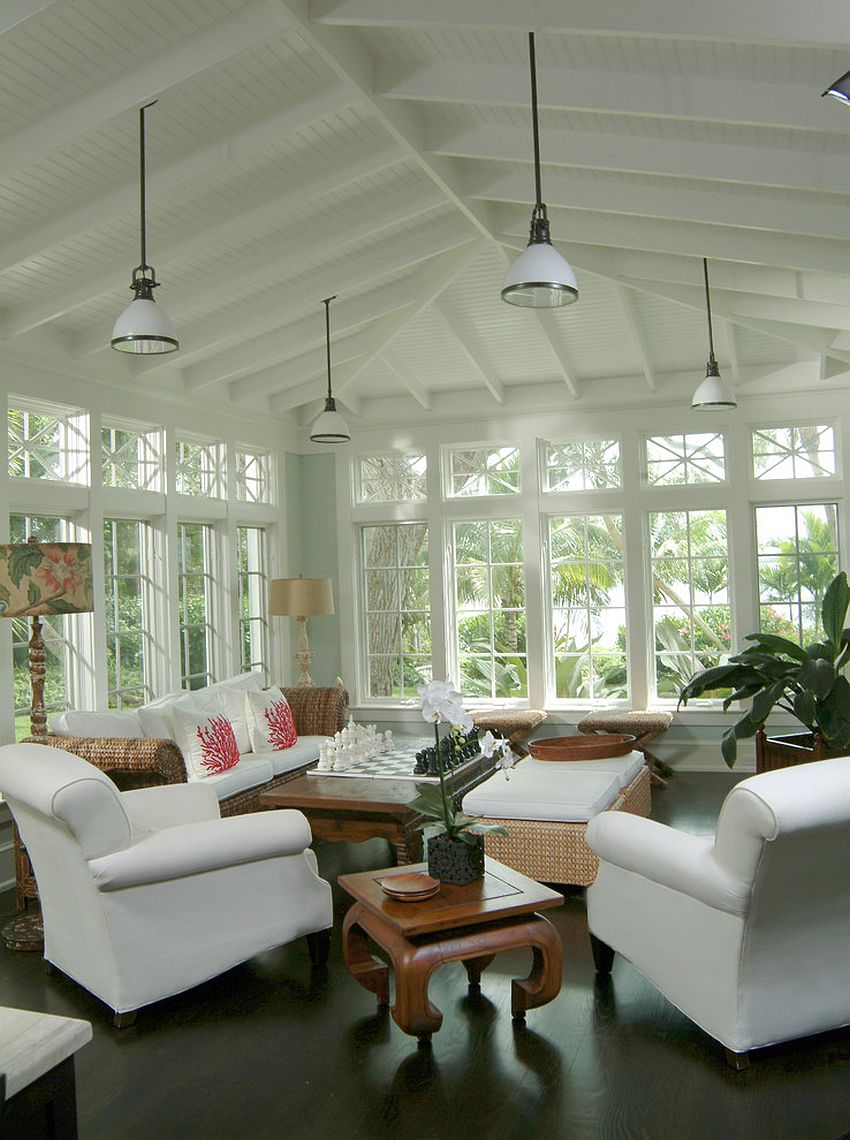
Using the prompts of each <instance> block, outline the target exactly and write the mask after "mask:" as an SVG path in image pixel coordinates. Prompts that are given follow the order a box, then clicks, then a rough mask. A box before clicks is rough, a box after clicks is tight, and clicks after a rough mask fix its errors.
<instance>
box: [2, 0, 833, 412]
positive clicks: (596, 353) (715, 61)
mask: <svg viewBox="0 0 850 1140" xmlns="http://www.w3.org/2000/svg"><path fill="white" fill-rule="evenodd" d="M530 30H534V31H536V32H537V33H538V35H537V59H538V82H539V97H540V106H541V146H542V157H543V163H544V169H543V191H544V198H545V200H546V202H547V205H548V207H549V214H550V219H551V223H552V235H553V239H554V241H555V243H556V245H557V246H558V248H559V249H560V251H561V252H562V253H563V254H564V256H565V257H566V258H567V259H568V260H569V261H570V262H571V264H572V265H573V266H574V268H575V270H576V273H577V276H578V280H579V287H580V292H581V296H580V299H579V301H578V303H577V304H575V305H573V306H571V307H570V308H568V309H564V310H560V311H555V312H546V313H535V312H531V311H528V310H519V309H515V308H513V307H511V306H508V305H505V304H504V303H503V302H501V301H500V299H499V290H500V285H501V278H502V276H503V274H504V271H505V268H506V265H507V263H508V261H509V260H510V258H511V257H512V256H514V255H515V252H516V251H517V250H519V249H521V248H523V246H524V245H525V242H526V240H527V233H528V223H529V218H530V213H531V205H532V201H533V177H532V166H531V128H530V109H529V102H530V95H529V74H528V57H527V38H526V33H527V32H528V31H530ZM848 68H850V21H848V20H847V15H846V11H845V10H844V9H843V7H842V6H841V5H835V4H834V3H833V2H832V0H813V2H812V3H809V4H807V5H799V4H797V3H793V2H792V0H778V2H777V3H774V4H770V5H764V4H755V3H746V4H741V3H740V0H715V3H714V4H712V5H706V4H705V3H704V2H702V0H664V2H662V0H641V3H635V2H634V0H597V2H596V3H594V4H587V3H579V2H578V0H536V2H535V3H531V2H529V3H526V4H522V3H516V2H515V0H512V2H508V0H452V2H449V0H427V2H426V0H312V2H308V3H305V2H304V0H253V2H249V0H145V3H144V4H128V3H127V2H126V0H3V4H2V5H0V357H3V358H5V359H6V360H7V361H17V362H24V363H25V362H27V361H30V360H31V361H33V362H41V363H47V364H50V365H51V366H52V367H56V366H58V367H60V368H62V367H65V368H67V369H68V370H69V371H73V372H74V373H75V374H84V375H86V376H90V377H92V378H93V379H95V380H97V379H100V380H103V381H107V382H110V383H118V384H123V385H126V386H127V387H128V388H133V389H134V390H139V389H142V390H144V389H145V388H147V389H148V390H150V391H151V392H169V393H172V394H179V395H181V396H182V397H185V399H186V400H189V401H196V402H198V401H203V403H204V404H205V405H218V406H223V407H228V406H229V407H232V408H233V409H238V410H243V411H246V412H253V413H259V414H262V415H266V416H268V415H271V416H272V417H277V418H279V419H281V420H282V421H286V420H293V419H294V420H295V421H296V422H306V421H308V420H309V419H311V418H312V416H314V415H315V414H316V412H317V411H318V409H319V407H320V401H321V397H322V395H323V392H324V388H325V382H326V381H325V354H324V310H323V307H322V305H321V300H322V298H323V297H326V296H328V295H330V294H333V293H335V294H337V295H338V300H337V301H336V302H335V303H334V305H333V306H332V309H331V320H332V328H333V358H334V389H335V392H336V394H337V396H338V398H339V402H340V404H341V406H342V410H343V412H344V414H345V415H346V417H348V418H349V419H350V422H351V423H352V426H355V427H356V426H357V424H358V423H360V422H364V420H363V417H364V416H365V417H368V416H369V415H370V414H372V413H377V412H379V411H380V409H381V408H384V409H385V410H386V409H387V408H392V409H394V410H395V414H397V415H404V414H410V415H411V416H412V415H417V416H421V417H426V418H427V417H428V416H438V415H439V414H440V411H441V409H446V408H448V407H449V406H452V407H456V406H459V402H463V401H467V402H469V404H470V405H474V406H475V407H477V408H478V409H479V410H480V409H484V410H486V411H487V414H489V415H495V416H498V415H500V414H506V413H508V412H509V410H510V409H511V408H516V406H517V400H518V399H522V398H523V394H524V393H528V398H529V399H530V400H532V402H533V401H535V400H538V399H540V400H542V402H543V403H544V404H545V403H546V401H547V400H548V401H549V402H550V403H551V401H552V400H553V399H558V400H560V401H561V402H562V403H563V404H564V405H565V406H573V407H575V408H593V407H596V406H610V405H611V404H612V403H617V402H619V403H623V404H629V405H632V404H636V403H642V402H646V401H652V400H659V401H660V400H667V401H669V400H670V399H678V398H681V400H682V402H683V404H684V403H687V402H688V401H689V400H690V395H691V392H692V390H693V388H694V387H695V385H696V384H697V383H698V382H699V380H700V378H701V376H703V375H704V369H705V359H706V355H707V331H706V322H705V309H704V296H703V286H702V264H701V258H702V257H703V256H705V257H707V258H709V263H710V272H711V283H712V308H713V313H714V316H715V331H716V342H717V343H716V349H717V355H718V359H719V362H720V366H721V371H722V372H723V373H724V375H725V376H726V377H727V378H728V379H730V380H733V381H734V383H735V386H736V387H737V388H738V390H739V391H741V392H744V393H746V392H760V391H766V392H770V391H781V390H788V389H794V390H804V391H808V390H811V391H812V392H816V391H817V390H819V389H821V388H822V387H824V386H836V385H845V384H847V383H850V109H848V108H844V107H841V106H840V105H839V104H837V103H836V102H835V101H833V100H830V99H821V98H820V94H821V91H822V90H823V89H824V88H825V86H826V85H827V84H828V82H830V81H831V80H833V79H835V78H837V77H838V76H839V75H841V74H842V73H843V72H844V71H846V70H848ZM154 98H156V99H158V100H159V102H158V104H157V105H156V107H155V108H153V109H152V110H151V111H150V112H149V113H148V115H147V124H146V126H147V152H148V254H149V260H150V261H151V262H152V263H153V265H155V267H156V270H157V273H158V276H159V278H160V280H161V282H162V287H161V288H160V290H159V291H158V294H157V300H158V302H159V304H160V305H162V307H163V308H164V309H165V310H166V311H167V312H168V314H169V315H170V316H171V318H172V320H173V322H174V324H175V326H176V328H177V331H178V335H179V337H180V341H181V349H180V351H179V352H178V353H175V354H172V355H169V356H164V357H153V358H151V357H149V358H146V359H142V360H139V359H131V358H127V357H125V356H123V355H121V354H118V353H116V352H114V351H112V350H111V349H110V348H109V337H110V331H111V328H112V324H113V322H114V320H115V317H116V316H117V314H118V313H119V312H120V311H121V309H122V308H123V307H124V306H125V305H126V303H127V301H128V299H129V296H130V294H129V290H128V288H127V287H128V284H129V280H130V272H131V270H132V268H133V266H134V265H136V264H137V263H138V260H139V256H138V170H137V161H138V158H137V154H138V136H137V131H138V115H137V112H138V108H139V106H140V105H141V104H142V103H144V102H147V101H149V100H151V99H154ZM544 393H546V394H548V395H547V396H546V397H545V398H544V397H543V396H542V394H544Z"/></svg>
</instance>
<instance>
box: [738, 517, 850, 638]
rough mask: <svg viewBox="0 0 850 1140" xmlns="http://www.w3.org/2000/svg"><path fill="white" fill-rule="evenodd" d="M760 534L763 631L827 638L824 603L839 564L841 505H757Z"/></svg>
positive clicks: (758, 537) (757, 535)
mask: <svg viewBox="0 0 850 1140" xmlns="http://www.w3.org/2000/svg"><path fill="white" fill-rule="evenodd" d="M756 539H757V544H758V586H759V618H760V624H761V628H762V630H764V631H765V632H766V633H778V634H781V635H782V636H783V637H787V638H790V639H791V640H792V641H797V642H799V643H800V645H808V644H811V642H813V641H821V640H822V638H823V629H822V626H821V603H822V602H823V595H824V593H825V592H826V588H827V586H828V585H829V583H830V582H831V581H832V579H833V578H834V577H835V575H836V574H837V573H838V565H839V564H838V507H837V505H836V504H835V503H816V504H810V505H808V506H771V507H757V508H756Z"/></svg>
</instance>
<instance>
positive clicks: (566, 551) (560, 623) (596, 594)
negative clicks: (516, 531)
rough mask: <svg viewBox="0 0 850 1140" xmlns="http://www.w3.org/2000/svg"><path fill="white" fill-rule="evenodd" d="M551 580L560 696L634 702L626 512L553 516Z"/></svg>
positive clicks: (550, 530)
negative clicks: (628, 627) (630, 670)
mask: <svg viewBox="0 0 850 1140" xmlns="http://www.w3.org/2000/svg"><path fill="white" fill-rule="evenodd" d="M549 583H550V600H551V606H552V638H553V644H552V651H553V664H554V682H555V696H556V698H558V699H559V700H573V701H578V700H581V701H594V700H613V699H617V698H622V699H626V698H627V697H628V695H629V688H628V674H627V641H626V601H625V563H624V559H623V520H622V517H621V516H620V515H573V516H570V517H568V518H550V519H549Z"/></svg>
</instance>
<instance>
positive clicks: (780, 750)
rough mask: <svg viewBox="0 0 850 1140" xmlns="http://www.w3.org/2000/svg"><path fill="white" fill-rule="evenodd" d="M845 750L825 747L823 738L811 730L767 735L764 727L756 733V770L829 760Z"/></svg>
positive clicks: (768, 769)
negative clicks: (783, 734)
mask: <svg viewBox="0 0 850 1140" xmlns="http://www.w3.org/2000/svg"><path fill="white" fill-rule="evenodd" d="M845 755H847V754H846V753H845V752H841V751H836V750H835V749H833V748H827V747H826V745H825V744H824V742H823V738H822V737H820V736H818V735H815V734H813V733H811V732H794V733H791V734H790V735H789V736H768V735H767V734H766V733H765V731H764V729H763V728H762V729H760V730H759V732H757V733H756V772H773V771H774V770H775V769H776V768H791V767H793V766H794V765H795V764H810V763H812V761H814V760H829V759H831V758H832V757H834V756H845Z"/></svg>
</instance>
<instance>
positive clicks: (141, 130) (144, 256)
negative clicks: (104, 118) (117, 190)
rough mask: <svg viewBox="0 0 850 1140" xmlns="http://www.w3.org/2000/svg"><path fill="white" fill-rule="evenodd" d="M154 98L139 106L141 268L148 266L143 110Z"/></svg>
mask: <svg viewBox="0 0 850 1140" xmlns="http://www.w3.org/2000/svg"><path fill="white" fill-rule="evenodd" d="M158 102H159V100H158V99H154V100H153V101H152V102H150V103H145V105H144V107H140V108H139V237H140V244H141V249H142V265H141V268H142V269H147V268H148V243H147V233H146V227H145V111H147V109H148V107H152V106H153V105H154V103H158Z"/></svg>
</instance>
